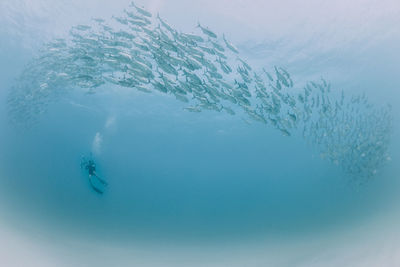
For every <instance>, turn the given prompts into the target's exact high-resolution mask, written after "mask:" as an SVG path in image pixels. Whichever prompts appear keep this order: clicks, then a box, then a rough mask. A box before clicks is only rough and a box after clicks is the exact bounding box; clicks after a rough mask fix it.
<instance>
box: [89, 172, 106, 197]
mask: <svg viewBox="0 0 400 267" xmlns="http://www.w3.org/2000/svg"><path fill="white" fill-rule="evenodd" d="M89 182H90V185H91V186H92V188H93V190H94V191H96V192H97V193H99V194H103V191H101V190H100V189H98V188H97V187H96V186H94V184H93V183H92V175H89Z"/></svg>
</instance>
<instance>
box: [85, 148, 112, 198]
mask: <svg viewBox="0 0 400 267" xmlns="http://www.w3.org/2000/svg"><path fill="white" fill-rule="evenodd" d="M83 167H84V168H85V170H87V171H88V173H89V182H90V185H91V186H92V188H93V190H94V191H96V192H97V193H99V194H103V191H101V190H100V189H99V188H97V187H96V186H95V185H94V184H93V181H92V178H93V177H95V178H96V179H97V180H98V181H99V182H100V183H101V184H102V185H104V186H107V185H108V183H107V182H106V181H105V180H103V179H102V178H100V177H99V176H98V175H97V173H96V163H95V162H94V160H92V159H89V160H86V158H85V157H84V156H82V162H81V168H83Z"/></svg>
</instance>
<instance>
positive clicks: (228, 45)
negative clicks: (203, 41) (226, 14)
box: [222, 35, 239, 54]
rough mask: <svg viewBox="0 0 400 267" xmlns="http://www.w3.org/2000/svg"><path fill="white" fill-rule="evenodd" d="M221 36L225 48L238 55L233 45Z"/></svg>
mask: <svg viewBox="0 0 400 267" xmlns="http://www.w3.org/2000/svg"><path fill="white" fill-rule="evenodd" d="M222 36H223V39H224V42H225V45H226V47H227V48H228V49H229V50H231V51H232V52H233V53H236V54H239V51H238V50H237V48H236V47H235V46H234V45H233V44H231V43H230V42H228V41H227V40H226V39H225V35H222Z"/></svg>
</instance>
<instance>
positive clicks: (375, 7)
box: [0, 0, 400, 266]
mask: <svg viewBox="0 0 400 267" xmlns="http://www.w3.org/2000/svg"><path fill="white" fill-rule="evenodd" d="M128 4H129V1H116V3H113V4H110V3H109V2H107V1H85V2H83V3H79V1H44V0H41V1H39V0H38V1H35V2H31V1H22V0H21V1H4V0H3V1H2V2H1V3H0V23H1V25H2V27H1V28H0V34H1V37H0V38H1V42H0V59H1V61H0V62H1V63H0V64H1V65H0V69H1V72H0V86H1V91H0V100H1V101H2V102H1V103H2V104H1V105H0V108H1V112H0V116H1V118H0V122H1V124H0V129H1V131H0V147H1V149H0V185H1V188H0V192H1V197H0V199H1V204H0V212H1V216H0V218H1V221H0V225H1V228H0V229H1V230H0V234H1V235H2V236H4V237H6V238H2V239H3V240H9V243H8V242H1V243H0V244H1V246H0V248H2V252H1V253H0V255H2V256H4V259H5V260H4V262H5V263H7V265H8V266H18V264H21V263H22V264H24V265H29V266H32V265H33V266H46V265H47V266H52V265H54V264H57V266H63V265H65V266H68V265H70V264H71V263H73V264H74V265H75V266H92V265H94V264H97V265H98V266H109V265H110V264H111V263H112V264H114V265H116V266H127V265H131V264H136V265H140V266H160V265H163V266H165V265H171V266H177V265H178V266H179V265H187V264H190V265H193V266H232V265H234V264H236V265H237V266H243V265H245V266H260V265H261V266H338V265H342V266H346V265H347V266H357V265H359V266H367V264H371V266H382V265H385V266H396V264H399V261H400V259H399V257H398V256H397V254H399V253H398V252H399V251H400V248H399V247H398V245H397V243H398V240H399V233H398V230H397V229H396V228H397V227H396V222H399V217H398V215H400V213H399V211H398V208H397V207H396V206H397V205H396V203H397V201H398V197H397V195H398V193H399V190H398V186H399V182H398V177H397V175H398V173H399V172H398V167H397V166H396V165H397V162H398V159H399V157H398V156H399V153H398V152H397V151H398V148H399V143H398V141H397V139H398V138H397V137H398V125H399V124H398V115H397V114H399V108H398V103H399V94H398V88H399V85H400V82H399V80H398V79H397V73H398V71H399V69H400V68H399V63H398V62H400V61H399V60H400V58H399V57H400V56H399V55H398V53H397V51H396V50H397V49H398V47H400V38H399V37H400V35H399V31H400V27H398V25H400V24H399V23H400V19H399V18H400V5H399V4H398V3H397V2H396V1H352V2H351V3H348V2H346V1H338V2H335V4H332V3H331V4H326V3H325V4H323V3H321V2H320V1H309V2H307V3H306V4H304V3H302V2H301V1H284V2H278V1H217V2H216V3H215V2H214V3H213V2H212V1H198V2H194V3H192V2H191V3H189V2H183V1H143V2H140V3H139V4H141V5H144V6H145V7H146V8H148V9H149V10H151V11H152V12H153V13H156V12H157V11H159V12H160V14H161V15H162V16H163V18H165V19H166V20H167V21H168V22H169V23H170V24H172V25H174V26H175V27H176V28H178V29H181V30H184V31H192V30H193V29H194V26H195V25H196V23H197V21H200V22H202V23H204V24H206V25H209V26H210V27H211V28H212V29H215V30H216V31H217V32H218V33H222V32H224V33H225V34H226V35H227V36H229V38H231V39H232V41H233V42H234V43H235V44H237V45H238V47H239V48H240V49H241V52H242V55H243V56H245V57H247V58H248V61H249V62H251V63H252V64H253V65H254V66H260V67H262V66H272V65H281V66H284V67H285V68H287V69H288V70H289V71H290V73H291V74H292V77H293V79H294V80H295V81H296V82H302V81H307V80H310V79H313V78H319V77H321V76H322V77H324V78H326V79H327V80H330V81H331V82H332V86H333V88H340V89H344V90H345V91H346V92H364V91H365V92H366V93H367V95H368V97H369V99H370V100H371V101H372V102H374V103H377V104H381V105H383V104H385V103H391V104H392V105H393V113H394V126H395V127H394V128H395V129H394V133H393V141H392V145H391V155H392V158H393V160H392V161H391V162H389V163H388V164H387V165H386V166H385V168H384V169H382V170H381V171H380V172H379V174H378V175H377V176H376V179H374V180H372V181H371V182H370V183H368V184H366V185H364V186H362V187H355V186H353V185H351V184H349V182H348V179H346V178H347V177H346V176H345V175H344V174H343V173H341V171H340V170H339V169H337V167H335V166H332V165H331V164H330V163H328V162H326V161H323V160H322V159H320V158H319V157H318V156H317V155H318V154H317V152H316V151H314V150H313V149H312V148H310V147H308V146H307V145H306V144H305V142H304V141H303V140H302V139H301V138H296V137H292V138H287V137H283V136H280V134H279V133H278V132H276V131H275V130H273V129H270V128H268V127H265V125H261V124H257V123H252V124H251V125H248V124H246V123H245V122H243V121H242V120H241V119H240V117H239V116H228V115H225V114H219V113H214V112H202V113H199V114H193V113H189V112H185V111H183V110H182V107H183V106H182V105H181V104H180V103H178V102H177V101H176V100H175V99H173V98H172V97H168V96H162V95H157V94H153V95H144V94H141V93H135V92H121V90H117V89H116V88H112V87H108V88H104V90H103V91H102V92H100V93H99V94H96V95H90V96H87V95H81V94H79V93H78V92H71V94H70V95H68V96H65V97H62V99H60V100H59V101H58V102H55V103H54V104H52V106H51V108H50V110H49V112H48V113H47V114H45V115H44V116H43V117H42V118H41V120H40V122H39V124H38V125H37V126H36V127H35V128H33V129H31V130H29V131H27V132H20V131H16V130H15V129H14V128H12V127H11V126H10V125H9V124H8V123H7V114H6V111H5V109H6V104H5V98H6V95H7V90H9V88H10V87H11V86H12V84H13V82H14V79H15V78H16V77H17V76H18V75H19V74H20V72H21V70H22V68H23V67H24V65H25V64H26V63H27V62H29V60H30V59H31V58H32V57H33V56H34V55H35V53H37V50H38V49H39V48H40V46H41V45H42V44H43V42H45V41H46V40H51V38H53V37H56V36H65V35H66V34H67V33H68V30H69V28H70V27H71V26H73V25H75V24H77V23H85V22H88V21H89V20H90V18H91V17H94V16H96V17H104V18H110V17H111V15H112V14H119V13H120V12H121V10H122V9H123V8H124V7H126V6H127V5H128ZM396 26H397V27H396ZM107 121H109V122H110V121H113V123H109V126H107ZM97 132H100V133H101V134H102V136H103V142H102V146H101V152H100V153H99V155H98V156H97V157H96V158H97V160H98V164H99V168H100V172H101V174H102V175H103V176H104V177H106V179H107V180H108V181H109V183H110V188H109V189H108V190H107V192H106V194H105V195H104V196H98V195H96V194H95V193H94V192H92V191H91V190H90V187H89V184H88V181H87V179H86V176H85V175H84V173H82V172H81V170H80V168H79V161H80V156H81V155H82V154H85V153H88V152H89V151H90V150H91V149H92V141H93V138H94V136H95V134H96V133H97ZM21 255H23V256H24V257H21ZM71 257H72V258H73V260H72V259H70V258H71Z"/></svg>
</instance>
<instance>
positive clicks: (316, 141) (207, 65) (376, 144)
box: [8, 3, 392, 180]
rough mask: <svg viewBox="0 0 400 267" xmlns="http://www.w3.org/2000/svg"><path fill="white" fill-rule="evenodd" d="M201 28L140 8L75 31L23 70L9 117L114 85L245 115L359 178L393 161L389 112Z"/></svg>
mask: <svg viewBox="0 0 400 267" xmlns="http://www.w3.org/2000/svg"><path fill="white" fill-rule="evenodd" d="M196 29H197V30H198V33H197V34H195V33H182V32H180V31H178V30H176V29H174V28H173V27H172V26H170V25H169V24H168V23H167V22H166V21H164V20H163V19H162V18H161V17H160V16H159V15H157V16H153V14H151V13H150V12H148V11H147V10H145V9H144V8H141V7H138V6H136V5H135V4H134V3H131V5H130V6H129V8H127V9H125V10H124V12H123V15H121V16H118V17H113V19H112V20H110V21H109V22H106V21H105V20H103V19H100V18H96V19H93V22H92V25H77V26H75V27H73V28H72V29H71V31H70V33H69V37H67V38H65V39H61V38H60V39H55V40H53V41H51V42H50V43H47V44H46V45H45V46H44V48H43V49H42V50H41V51H40V53H39V56H37V57H36V58H34V59H33V60H32V62H31V63H30V64H28V66H26V68H25V69H24V71H23V72H22V74H21V76H20V77H19V79H18V80H17V81H16V83H15V85H14V86H13V88H12V90H11V91H10V94H9V97H8V108H9V115H10V118H11V120H12V122H14V123H17V124H25V125H28V124H32V123H34V122H35V121H36V120H37V119H38V117H39V116H38V115H39V114H41V113H43V112H45V111H46V107H47V106H48V104H49V103H50V102H51V101H54V99H56V98H57V96H59V95H62V94H65V93H67V92H68V90H69V89H70V88H81V89H83V90H84V91H85V92H86V93H88V94H93V93H96V88H99V87H100V86H104V85H107V84H113V85H117V86H120V87H125V88H130V89H133V90H139V91H141V92H145V93H151V92H155V91H158V92H161V93H164V94H170V95H173V96H174V97H176V99H177V100H179V101H182V102H184V103H186V105H187V106H186V107H185V108H184V109H185V110H187V111H190V112H201V111H203V110H214V111H217V112H226V113H228V114H231V115H235V114H236V113H241V114H245V115H246V116H247V117H248V119H246V121H247V122H248V120H253V121H258V122H261V123H264V124H268V125H270V126H272V127H274V128H276V129H277V130H279V131H280V132H281V133H282V134H283V135H286V136H290V135H292V134H295V133H298V134H302V136H303V137H304V139H305V140H306V141H307V142H308V143H310V144H311V145H313V146H315V147H316V148H317V149H318V151H319V152H320V154H321V156H322V157H324V158H327V159H329V160H330V161H331V162H332V163H334V164H336V165H338V166H340V167H341V168H342V169H343V170H344V171H345V172H346V173H347V174H349V175H350V176H351V177H353V178H356V179H358V180H360V179H359V178H370V177H373V176H374V175H375V173H376V172H377V171H378V170H379V168H381V166H382V165H383V164H384V163H385V162H386V161H387V160H390V157H389V155H388V147H389V143H390V133H391V128H392V125H391V122H392V118H391V109H390V106H387V107H382V108H378V107H375V106H373V105H372V104H371V103H370V102H369V101H368V99H367V97H366V96H365V95H352V96H346V95H345V93H344V91H340V92H339V91H337V90H332V89H331V85H330V84H329V83H328V82H327V81H325V80H324V79H321V80H320V81H310V82H308V83H307V84H306V85H305V86H302V87H300V88H299V86H295V85H294V82H293V80H292V78H291V76H290V74H289V73H288V72H287V71H286V70H285V69H283V68H280V67H273V68H272V69H271V70H270V71H269V72H268V71H267V70H266V69H262V70H258V71H256V70H254V69H253V68H252V67H251V66H250V65H249V64H248V63H247V62H246V61H245V60H244V59H242V58H240V57H239V51H238V49H237V48H236V47H235V46H234V45H233V44H232V43H230V42H229V41H228V40H227V39H226V37H225V35H223V36H222V37H221V36H218V35H217V34H216V33H215V32H213V31H212V30H211V29H209V28H208V27H205V26H202V25H201V24H198V26H197V28H196ZM361 180H365V179H361Z"/></svg>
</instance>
